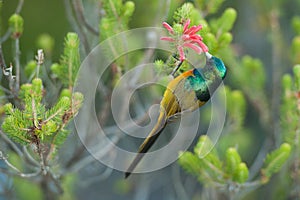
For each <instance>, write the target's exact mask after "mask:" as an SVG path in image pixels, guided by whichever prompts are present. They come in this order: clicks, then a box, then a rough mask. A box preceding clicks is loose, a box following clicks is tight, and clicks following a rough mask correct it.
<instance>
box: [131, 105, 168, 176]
mask: <svg viewBox="0 0 300 200" xmlns="http://www.w3.org/2000/svg"><path fill="white" fill-rule="evenodd" d="M166 122H167V120H166V117H165V113H164V112H162V111H161V112H160V114H159V118H158V120H157V123H156V125H155V126H154V127H153V129H152V130H151V132H150V134H149V136H148V137H147V138H146V139H145V140H144V142H143V143H142V144H141V146H140V147H139V150H138V154H137V155H136V157H135V158H134V160H133V162H132V163H131V164H130V166H129V168H128V169H127V171H126V172H125V178H127V177H128V176H129V175H130V174H131V173H132V171H133V170H134V169H135V167H136V166H137V165H138V163H139V162H140V161H141V159H142V158H143V157H144V155H145V153H146V152H147V151H148V150H149V149H150V148H151V146H152V145H153V144H154V142H155V141H156V140H157V138H158V137H159V135H160V134H161V132H162V131H163V130H164V128H165V126H166V124H167V123H166Z"/></svg>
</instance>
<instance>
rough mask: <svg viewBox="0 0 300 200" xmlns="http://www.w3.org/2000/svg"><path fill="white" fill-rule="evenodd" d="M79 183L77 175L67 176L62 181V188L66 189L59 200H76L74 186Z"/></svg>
mask: <svg viewBox="0 0 300 200" xmlns="http://www.w3.org/2000/svg"><path fill="white" fill-rule="evenodd" d="M76 181H77V175H76V174H67V175H66V176H65V177H64V179H63V180H62V187H63V189H64V193H63V194H62V195H61V196H59V200H73V199H76V197H75V191H74V185H75V183H76Z"/></svg>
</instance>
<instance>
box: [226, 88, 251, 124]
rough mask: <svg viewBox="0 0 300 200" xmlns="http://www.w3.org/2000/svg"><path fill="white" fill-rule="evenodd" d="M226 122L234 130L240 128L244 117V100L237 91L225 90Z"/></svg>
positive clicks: (241, 94)
mask: <svg viewBox="0 0 300 200" xmlns="http://www.w3.org/2000/svg"><path fill="white" fill-rule="evenodd" d="M225 95H226V103H227V107H226V108H227V115H228V121H229V123H231V124H232V125H233V126H234V127H235V129H239V128H241V127H242V125H243V122H244V119H245V115H246V108H247V107H246V99H245V97H244V95H243V93H242V92H241V91H239V90H230V88H229V87H226V88H225Z"/></svg>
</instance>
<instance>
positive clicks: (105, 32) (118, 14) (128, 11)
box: [99, 0, 135, 41]
mask: <svg viewBox="0 0 300 200" xmlns="http://www.w3.org/2000/svg"><path fill="white" fill-rule="evenodd" d="M102 3H103V9H104V10H105V14H104V16H103V17H102V18H101V21H100V24H99V29H100V30H101V34H100V41H103V40H105V39H107V38H109V37H111V36H113V35H115V34H117V33H119V32H122V31H125V30H127V29H128V23H129V20H130V18H131V16H132V15H133V12H134V9H135V4H134V3H133V2H132V1H126V2H124V3H123V2H122V0H108V1H103V2H102Z"/></svg>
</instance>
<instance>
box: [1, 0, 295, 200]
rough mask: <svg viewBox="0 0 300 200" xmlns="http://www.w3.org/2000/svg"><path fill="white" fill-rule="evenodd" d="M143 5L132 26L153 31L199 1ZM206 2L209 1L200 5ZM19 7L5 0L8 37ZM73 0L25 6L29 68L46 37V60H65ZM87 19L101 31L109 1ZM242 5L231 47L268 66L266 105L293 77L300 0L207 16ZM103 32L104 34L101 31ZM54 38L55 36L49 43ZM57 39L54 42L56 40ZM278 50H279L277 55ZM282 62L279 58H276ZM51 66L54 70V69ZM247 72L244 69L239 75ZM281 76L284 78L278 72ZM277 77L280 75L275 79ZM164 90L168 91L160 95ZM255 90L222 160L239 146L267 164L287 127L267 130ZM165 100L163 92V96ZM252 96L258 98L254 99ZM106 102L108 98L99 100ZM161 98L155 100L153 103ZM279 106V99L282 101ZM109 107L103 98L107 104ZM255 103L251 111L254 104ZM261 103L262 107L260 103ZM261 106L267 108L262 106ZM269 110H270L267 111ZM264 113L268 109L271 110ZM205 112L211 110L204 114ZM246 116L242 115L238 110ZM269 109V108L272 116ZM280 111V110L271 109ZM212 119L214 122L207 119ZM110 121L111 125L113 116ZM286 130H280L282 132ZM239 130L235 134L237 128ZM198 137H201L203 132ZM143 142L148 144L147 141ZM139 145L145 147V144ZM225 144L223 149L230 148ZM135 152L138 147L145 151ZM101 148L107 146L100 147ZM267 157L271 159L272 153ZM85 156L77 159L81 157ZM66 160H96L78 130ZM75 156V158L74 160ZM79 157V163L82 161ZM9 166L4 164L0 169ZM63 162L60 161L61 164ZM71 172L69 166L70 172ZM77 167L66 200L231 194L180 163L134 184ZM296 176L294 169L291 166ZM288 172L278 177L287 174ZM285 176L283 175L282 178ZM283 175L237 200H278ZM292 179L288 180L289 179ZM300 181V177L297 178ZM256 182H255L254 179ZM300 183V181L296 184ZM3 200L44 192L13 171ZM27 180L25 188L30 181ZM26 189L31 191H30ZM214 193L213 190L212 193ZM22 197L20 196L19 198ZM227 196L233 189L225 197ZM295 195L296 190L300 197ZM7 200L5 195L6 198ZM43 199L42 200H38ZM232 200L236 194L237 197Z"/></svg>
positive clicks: (92, 1)
mask: <svg viewBox="0 0 300 200" xmlns="http://www.w3.org/2000/svg"><path fill="white" fill-rule="evenodd" d="M133 2H134V3H135V11H134V13H133V16H132V17H131V19H130V21H129V24H128V29H133V28H138V27H148V26H156V27H161V23H162V21H168V22H172V16H173V13H174V11H175V10H176V9H177V8H178V7H180V6H181V5H182V4H183V3H186V2H191V3H195V1H192V0H191V1H181V0H169V1H166V2H164V3H162V1H159V0H152V1H145V0H133ZM199 2H206V1H199ZM17 5H18V1H17V0H4V1H3V7H2V13H1V23H0V24H1V26H0V32H1V34H2V35H3V34H4V33H5V32H6V30H7V28H8V23H7V20H8V18H9V17H10V16H11V15H12V14H13V13H14V11H15V9H16V7H17ZM70 5H71V3H70V1H67V0H65V1H62V0H51V1H47V0H26V1H25V2H24V5H23V7H22V9H21V12H20V15H21V16H22V17H23V19H24V33H23V35H22V38H21V39H20V48H21V63H22V65H25V64H26V63H27V62H28V61H29V60H32V59H33V58H34V56H35V54H36V51H37V49H39V48H41V47H43V45H44V44H43V41H44V40H45V37H46V38H47V40H50V44H51V45H50V46H51V48H50V49H49V51H45V56H46V59H47V62H48V63H51V62H57V61H58V60H59V59H60V56H61V53H62V52H63V43H64V37H65V35H66V34H67V33H68V32H70V31H75V32H80V31H81V28H80V27H78V26H76V20H74V18H72V16H73V17H74V13H73V14H70V12H72V11H70ZM83 6H84V15H85V17H86V20H87V21H88V23H89V24H91V26H92V27H94V28H95V29H98V27H99V25H98V24H99V16H101V14H103V13H101V12H103V10H102V9H101V6H102V3H101V1H97V0H85V1H83ZM229 7H231V8H234V9H235V10H236V11H237V19H236V22H235V23H234V26H233V28H232V30H231V31H230V32H231V34H232V36H233V41H232V43H231V48H232V49H233V52H234V53H235V56H236V57H237V58H242V57H243V56H245V55H249V56H251V57H253V58H255V59H259V60H260V61H261V62H262V65H263V66H264V71H265V85H264V86H263V88H260V89H261V91H262V93H264V94H265V97H266V99H265V100H266V102H267V103H268V102H272V101H274V99H273V98H274V82H280V80H278V79H279V78H280V77H281V75H282V74H283V73H291V72H292V66H293V64H295V63H294V61H293V60H292V59H291V55H290V54H291V53H290V52H291V50H290V48H291V43H292V40H293V38H294V36H295V31H294V30H293V27H292V25H291V24H292V19H293V17H294V16H296V15H299V11H300V1H298V0H287V1H283V0H282V1H279V0H277V1H271V0H253V1H239V0H225V1H224V3H223V4H222V5H221V6H220V8H219V9H218V11H217V12H216V13H213V14H210V15H207V16H206V17H205V19H206V20H210V19H214V18H216V17H220V16H221V15H222V13H223V12H224V11H225V10H226V9H227V8H229ZM273 8H276V9H274V10H276V12H278V13H276V16H277V15H278V18H276V19H278V21H276V23H278V24H279V26H278V27H279V29H280V30H279V31H278V32H279V34H280V35H279V36H278V35H276V34H277V33H275V36H274V31H276V27H275V28H274V27H272V24H270V21H272V19H270V16H271V15H269V10H271V9H273ZM74 24H75V25H74ZM100 33H101V30H100ZM86 37H87V40H88V42H89V47H87V48H85V47H82V49H81V53H82V56H81V59H82V60H83V59H84V57H85V56H84V55H86V49H90V50H91V49H92V48H93V47H95V46H96V45H97V44H98V43H99V37H95V36H93V35H92V34H90V33H86ZM274 37H275V38H276V37H277V38H278V41H276V39H275V41H274ZM49 38H51V39H49ZM48 42H49V41H48ZM274 43H279V44H280V45H279V50H278V49H277V50H278V51H277V50H276V48H277V47H274V46H276V44H274ZM2 48H3V52H4V56H5V59H6V62H7V63H9V62H13V61H14V54H13V45H12V43H11V42H9V41H7V42H5V43H3V44H2ZM274 48H275V50H274ZM274 51H277V52H276V53H278V54H279V55H278V54H276V53H275V55H278V56H280V59H279V63H277V67H278V68H277V69H276V68H274V66H273V64H274V59H276V58H274ZM219 55H220V56H222V55H223V56H226V54H224V53H222V52H220V53H219ZM275 57H276V56H275ZM222 59H223V60H224V61H225V64H226V65H228V64H230V63H231V62H230V59H226V58H224V57H222ZM46 67H47V66H46ZM235 69H236V68H234V67H232V66H229V71H228V76H227V78H226V80H225V85H228V86H229V87H230V88H231V89H232V90H235V89H240V88H239V85H238V84H236V82H235V78H234V77H233V75H231V74H232V71H234V70H235ZM276 70H278V73H279V74H278V75H275V76H277V79H276V80H275V79H274V76H273V75H274V71H276ZM239 72H240V71H239ZM275 74H276V73H275ZM247 76H248V77H251V76H256V74H255V73H254V74H248V75H247ZM275 78H276V77H275ZM251 80H252V79H251V78H249V82H248V83H249V85H251V84H255V83H252V82H251ZM151 91H152V90H149V91H148V90H147V89H145V91H141V95H140V96H143V97H144V98H141V99H142V100H143V101H145V102H146V103H145V107H146V108H145V110H147V108H149V106H151V104H152V103H153V101H154V100H156V101H154V102H156V103H157V101H158V102H159V99H156V98H155V97H151V98H150V99H152V101H149V100H148V101H147V92H151ZM160 92H161V91H160ZM251 92H253V93H256V92H257V91H255V90H252V91H250V92H249V93H247V94H245V97H246V104H247V106H246V107H247V108H246V111H245V116H244V117H245V118H244V122H243V130H242V131H240V130H238V131H236V132H242V133H240V134H239V133H231V134H225V135H222V136H221V140H220V142H219V147H218V148H219V150H220V151H221V153H220V154H221V155H222V154H224V152H222V151H223V150H224V149H226V148H227V147H228V146H235V147H237V146H238V150H239V153H240V155H241V157H242V160H243V161H244V162H246V163H247V165H248V166H249V167H251V166H252V165H253V164H254V163H255V162H258V161H257V159H258V160H259V161H261V162H262V161H263V160H264V156H262V157H259V158H258V156H261V154H260V152H261V149H262V148H263V145H264V144H265V141H266V140H267V139H266V138H268V137H269V135H268V134H272V133H270V132H272V130H274V129H275V131H276V128H279V125H278V126H276V127H275V128H274V129H273V128H272V129H271V130H268V131H266V127H268V126H269V127H270V126H272V127H273V125H271V124H262V121H263V120H261V119H260V118H261V117H262V114H261V113H263V111H262V112H257V110H256V109H255V104H254V105H253V104H251V103H250V101H251V95H252V94H251ZM281 94H282V93H281V91H280V88H278V102H280V99H281ZM156 95H157V97H159V95H161V93H159V94H156ZM249 96H250V100H249V99H248V98H249ZM99 99H100V100H101V97H99ZM153 99H154V100H153ZM275 101H276V100H275ZM99 102H101V101H99ZM248 104H249V106H248ZM257 104H260V103H259V102H257ZM270 104H271V103H270ZM97 106H99V108H98V109H99V110H101V109H103V107H102V104H101V103H100V104H99V105H96V107H97ZM258 107H259V106H258ZM262 107H263V106H262ZM263 108H264V107H263ZM203 112H205V111H203ZM237 112H239V111H237ZM266 112H267V111H266ZM279 112H280V109H279V108H277V112H276V113H273V114H274V115H276V118H275V119H276V121H277V122H278V123H280V114H279ZM270 113H271V114H272V112H270ZM207 118H209V117H207ZM109 120H111V119H110V118H109ZM110 124H113V122H110V121H109V122H107V125H110ZM167 131H169V132H170V131H172V128H169V129H168V130H167ZM277 131H280V130H277ZM233 132H234V131H233ZM198 135H199V136H200V135H201V133H200V131H199V133H198ZM139 142H140V141H139ZM139 142H137V146H138V144H139ZM196 143H197V139H195V141H194V142H193V144H192V146H191V147H190V148H189V150H192V149H193V147H194V146H195V144H196ZM121 144H122V145H124V146H126V140H123V141H121ZM222 145H223V147H222ZM268 145H269V146H268V149H266V152H267V151H269V150H272V149H275V148H276V147H278V146H279V145H280V141H277V142H276V141H272V142H271V143H270V144H268ZM137 146H136V147H132V150H133V151H134V149H136V148H137ZM99 149H101V147H100V146H99ZM266 152H264V153H263V155H265V154H266ZM77 154H78V156H76V157H75V156H73V155H77ZM59 155H60V156H59V160H57V163H61V165H64V166H68V167H69V168H72V165H74V166H75V167H74V168H76V167H78V166H79V165H76V164H74V163H77V161H78V160H80V159H83V158H89V153H88V152H87V151H86V150H85V149H84V147H83V146H82V145H81V142H80V141H79V139H78V137H77V135H76V131H74V132H73V133H72V134H71V135H70V136H69V138H68V140H67V141H66V143H65V145H63V147H62V148H61V150H60V151H59ZM72 159H73V160H72ZM76 159H77V160H76ZM1 165H3V163H1V162H0V166H1ZM59 165H60V164H58V166H59ZM69 168H66V169H69ZM74 168H72V169H73V171H72V173H67V172H63V173H66V174H67V175H66V176H65V178H64V180H63V185H64V188H65V191H66V192H65V194H64V195H63V197H60V198H61V199H85V200H88V199H108V200H109V199H111V200H113V199H137V200H141V199H149V200H150V199H214V198H217V199H221V198H223V197H224V198H225V197H226V198H228V196H227V195H224V196H222V195H223V193H222V191H221V192H220V191H219V192H220V193H218V192H215V191H216V190H217V191H218V189H216V188H212V189H211V188H208V189H207V188H206V189H205V188H204V185H203V184H202V183H201V182H199V181H198V180H197V178H196V177H195V176H191V175H189V174H188V173H186V172H185V171H184V170H183V169H182V167H181V166H180V165H179V164H178V163H177V162H175V163H173V164H171V165H169V166H168V167H166V168H164V169H161V170H158V171H155V172H151V173H145V174H134V175H132V177H130V178H129V179H126V180H125V179H124V178H123V177H124V174H123V172H119V171H116V170H113V169H110V168H107V167H106V166H105V165H103V164H101V163H100V162H98V161H96V160H93V158H89V160H88V162H87V164H86V165H82V166H79V167H78V169H77V168H76V169H74ZM286 170H287V171H289V169H286ZM279 176H280V175H278V177H279ZM282 176H283V175H282ZM278 177H275V178H273V179H271V180H270V182H269V183H268V184H265V185H262V186H260V187H257V186H254V187H251V186H249V189H248V191H247V190H246V191H244V193H243V194H242V195H240V196H237V197H235V198H236V199H270V198H272V199H277V198H276V194H279V193H272V194H271V192H268V191H273V190H275V189H274V188H276V189H278V188H277V187H276V185H277V182H278V180H281V179H279V178H278ZM283 177H284V176H283ZM297 177H298V175H297ZM251 178H255V177H251ZM296 180H298V181H299V177H298V178H297V179H296ZM0 181H1V182H2V183H1V184H0V191H1V192H2V194H3V195H2V194H0V199H8V198H12V199H14V198H15V199H19V198H20V199H29V196H30V195H29V194H28V191H30V190H31V191H32V192H33V193H34V192H35V191H36V192H37V193H39V192H38V189H34V187H30V183H29V182H27V183H26V181H23V182H22V181H21V180H20V179H13V178H11V177H9V176H6V175H5V174H1V173H0ZM24 182H25V183H24ZM295 182H296V183H295V184H296V186H295V188H296V192H295V193H296V195H295V196H294V195H290V196H289V195H286V194H287V193H289V192H288V191H285V192H282V195H281V196H280V195H279V197H282V199H285V197H287V196H289V197H290V198H289V199H298V198H299V193H297V191H298V189H299V187H300V186H299V185H298V183H297V181H295ZM24 190H28V191H27V193H26V192H25V191H24ZM212 191H213V192H212ZM16 193H19V194H16ZM225 193H226V192H225ZM293 194H294V193H293ZM1 195H2V196H1ZM37 197H39V196H38V195H37ZM31 199H32V198H31ZM228 199H230V195H229V198H228ZM232 199H234V198H232Z"/></svg>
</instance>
